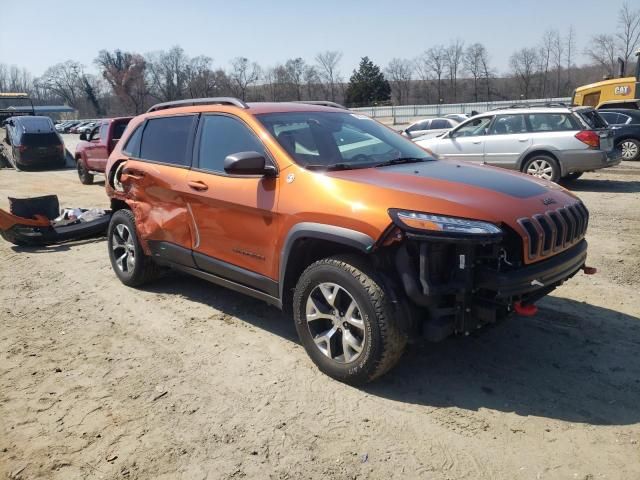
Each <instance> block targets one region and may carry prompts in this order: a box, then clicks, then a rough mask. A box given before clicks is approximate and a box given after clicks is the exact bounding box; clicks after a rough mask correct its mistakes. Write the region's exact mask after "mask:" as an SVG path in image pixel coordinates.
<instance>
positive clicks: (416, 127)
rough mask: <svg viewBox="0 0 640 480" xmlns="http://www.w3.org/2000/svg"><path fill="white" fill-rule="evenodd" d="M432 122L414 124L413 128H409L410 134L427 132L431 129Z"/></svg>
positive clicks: (424, 121)
mask: <svg viewBox="0 0 640 480" xmlns="http://www.w3.org/2000/svg"><path fill="white" fill-rule="evenodd" d="M430 121H431V120H423V121H421V122H418V123H415V124H413V125H412V126H411V127H409V130H408V131H409V132H417V131H419V130H427V129H428V128H429V122H430Z"/></svg>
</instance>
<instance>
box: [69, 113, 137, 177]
mask: <svg viewBox="0 0 640 480" xmlns="http://www.w3.org/2000/svg"><path fill="white" fill-rule="evenodd" d="M131 118H132V117H120V118H107V119H105V120H103V121H101V122H99V123H98V124H97V125H96V126H95V127H93V129H92V130H91V131H90V132H89V133H88V134H86V133H81V134H80V140H81V142H80V143H78V146H77V147H76V154H75V156H74V158H75V159H76V167H77V169H78V177H79V178H80V181H81V182H82V183H83V184H85V185H91V184H92V183H93V175H94V173H104V169H105V167H106V166H107V159H108V158H109V155H110V154H111V152H112V151H113V148H114V147H115V146H116V144H117V143H118V140H120V137H122V134H123V133H124V131H125V129H126V128H127V125H128V124H129V121H130V120H131Z"/></svg>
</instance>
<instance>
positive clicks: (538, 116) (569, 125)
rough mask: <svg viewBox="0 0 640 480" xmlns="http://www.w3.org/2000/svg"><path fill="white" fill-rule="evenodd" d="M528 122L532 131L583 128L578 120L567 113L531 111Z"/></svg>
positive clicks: (559, 130)
mask: <svg viewBox="0 0 640 480" xmlns="http://www.w3.org/2000/svg"><path fill="white" fill-rule="evenodd" d="M527 124H528V126H529V130H530V131H531V132H562V131H569V130H581V127H580V124H579V123H578V121H577V120H576V119H575V118H573V116H571V115H570V114H567V113H530V114H528V115H527Z"/></svg>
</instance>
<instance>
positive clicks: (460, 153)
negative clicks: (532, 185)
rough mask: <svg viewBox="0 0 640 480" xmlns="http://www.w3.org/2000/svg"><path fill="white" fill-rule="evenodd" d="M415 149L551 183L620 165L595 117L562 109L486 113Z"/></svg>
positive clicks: (587, 112) (585, 111)
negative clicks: (526, 175) (518, 171)
mask: <svg viewBox="0 0 640 480" xmlns="http://www.w3.org/2000/svg"><path fill="white" fill-rule="evenodd" d="M416 143H417V144H418V145H420V146H421V147H424V148H428V149H429V150H431V151H432V152H433V153H435V154H437V155H438V156H439V157H440V158H448V159H456V160H469V161H476V162H484V163H487V164H489V165H495V166H497V167H504V168H509V169H512V170H520V171H522V172H526V173H528V174H531V175H535V176H537V177H540V178H544V179H546V180H552V181H554V182H558V181H559V180H560V179H565V180H575V179H577V178H578V177H579V176H580V175H582V173H583V172H586V171H591V170H597V169H599V168H605V167H610V166H613V165H617V164H618V163H620V161H621V159H620V158H619V156H618V155H616V154H615V152H614V148H613V132H612V131H611V129H609V128H608V126H607V123H606V122H605V121H604V120H603V119H602V117H600V115H599V114H598V112H596V111H595V110H594V109H593V108H591V107H567V106H565V105H562V104H552V105H548V106H543V107H538V106H514V107H511V108H505V109H499V110H492V111H490V112H486V113H481V114H479V115H476V116H474V117H472V118H470V119H469V120H467V121H466V122H463V123H461V124H460V125H458V126H457V127H455V128H454V129H452V130H451V131H449V132H448V133H447V134H445V135H443V136H441V137H438V138H431V139H424V140H423V139H417V140H416Z"/></svg>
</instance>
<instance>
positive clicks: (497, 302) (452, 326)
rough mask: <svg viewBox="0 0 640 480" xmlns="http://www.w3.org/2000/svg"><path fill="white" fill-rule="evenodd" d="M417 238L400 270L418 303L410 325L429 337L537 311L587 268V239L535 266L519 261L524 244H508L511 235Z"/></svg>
mask: <svg viewBox="0 0 640 480" xmlns="http://www.w3.org/2000/svg"><path fill="white" fill-rule="evenodd" d="M413 240H414V241H411V240H409V241H407V242H405V243H404V244H402V245H401V246H399V248H398V249H397V251H396V256H395V264H396V270H397V272H398V275H399V277H400V280H401V283H402V285H403V287H404V291H405V294H406V295H407V297H408V298H409V299H410V300H411V302H412V303H413V304H414V305H416V306H417V307H419V308H418V309H417V311H418V312H419V313H417V315H416V318H414V319H412V322H411V323H412V325H414V326H417V327H416V328H418V327H419V328H420V330H421V332H422V334H423V336H425V337H426V338H427V340H431V341H439V340H442V339H444V338H445V337H447V336H449V335H450V334H453V333H458V334H468V333H470V332H471V331H474V330H476V329H478V328H480V327H482V326H483V325H486V324H490V323H495V322H497V321H499V320H502V319H503V318H506V317H507V316H508V315H510V314H511V313H514V312H515V313H518V314H521V315H525V316H530V315H532V314H534V313H535V308H531V307H533V304H534V303H535V302H536V301H537V300H539V299H540V298H542V297H544V296H545V295H547V294H549V293H550V292H552V291H553V290H554V289H555V288H556V287H558V286H559V285H561V284H562V283H563V282H564V281H565V280H567V279H569V278H571V277H572V276H573V275H575V274H576V273H577V272H578V271H579V270H580V269H583V268H584V267H585V261H586V258H587V242H586V241H585V240H580V241H579V242H578V243H576V244H575V245H573V246H571V247H570V248H569V249H567V250H565V251H563V252H560V253H558V254H556V255H553V256H551V257H549V258H548V259H546V260H541V261H539V262H536V263H534V264H523V263H522V262H520V261H517V260H515V258H516V254H515V252H518V253H519V252H521V251H522V250H521V246H518V245H517V244H511V246H510V245H509V244H508V239H506V240H505V239H497V240H495V241H494V242H485V243H477V242H474V243H471V242H470V243H465V242H450V243H447V242H441V241H440V242H438V241H433V240H431V239H418V238H414V239H413ZM508 252H510V253H508ZM425 313H426V315H425Z"/></svg>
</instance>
